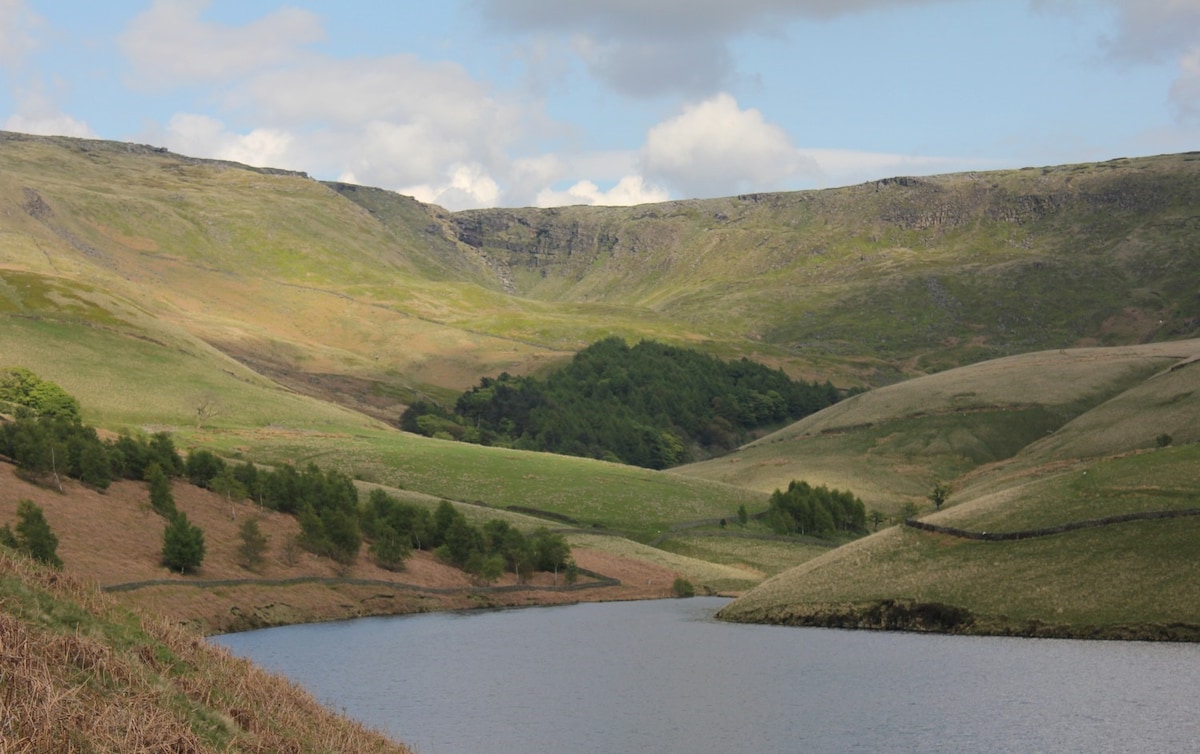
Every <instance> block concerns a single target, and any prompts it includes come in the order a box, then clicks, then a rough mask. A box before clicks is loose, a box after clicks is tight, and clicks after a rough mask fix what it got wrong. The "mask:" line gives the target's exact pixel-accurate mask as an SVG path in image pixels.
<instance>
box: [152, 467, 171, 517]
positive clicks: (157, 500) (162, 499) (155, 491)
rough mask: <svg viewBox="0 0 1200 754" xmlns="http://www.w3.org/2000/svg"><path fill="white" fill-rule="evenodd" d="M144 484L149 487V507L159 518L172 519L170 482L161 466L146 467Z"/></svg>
mask: <svg viewBox="0 0 1200 754" xmlns="http://www.w3.org/2000/svg"><path fill="white" fill-rule="evenodd" d="M146 483H147V484H148V485H149V486H150V507H151V508H153V509H154V510H155V512H156V513H158V514H159V515H160V516H163V517H165V518H168V519H170V518H174V516H175V513H176V511H175V496H174V495H173V494H171V480H170V479H169V478H167V473H166V472H165V471H163V469H162V466H159V465H158V464H157V463H152V464H150V465H149V466H147V467H146Z"/></svg>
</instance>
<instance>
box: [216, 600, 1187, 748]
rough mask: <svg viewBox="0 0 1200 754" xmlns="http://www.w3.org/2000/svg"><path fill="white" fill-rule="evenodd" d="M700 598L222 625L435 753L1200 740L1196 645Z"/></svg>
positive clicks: (334, 703)
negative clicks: (795, 616)
mask: <svg viewBox="0 0 1200 754" xmlns="http://www.w3.org/2000/svg"><path fill="white" fill-rule="evenodd" d="M725 602H726V601H725V600H721V599H716V598H696V599H691V600H660V601H651V602H623V603H607V604H583V605H572V606H566V607H551V608H527V609H523V610H503V611H495V612H477V613H435V614H428V615H419V616H403V617H393V618H364V619H360V620H354V621H347V622H342V623H327V624H317V625H307V626H289V627H285V628H273V629H266V630H263V631H252V632H248V633H242V634H232V635H227V636H221V637H217V638H215V639H214V641H215V642H216V643H218V644H221V645H224V646H226V647H228V648H230V649H231V650H232V651H233V652H235V653H236V654H238V655H241V656H245V657H248V658H250V659H253V660H254V661H256V662H258V663H259V664H261V665H263V666H265V667H267V668H269V669H271V670H274V671H277V672H281V673H283V674H285V675H287V676H289V677H291V678H293V679H294V680H296V681H298V682H299V683H301V684H303V685H304V686H305V687H307V688H308V689H309V690H310V691H311V692H312V693H313V694H314V695H315V696H317V697H318V698H319V699H320V700H321V701H322V702H324V703H326V704H327V705H329V706H331V707H334V708H336V709H340V710H344V711H345V712H347V713H349V714H350V715H353V716H355V717H357V718H359V719H360V720H363V721H365V722H366V723H368V724H369V725H371V726H373V727H376V728H380V729H382V730H384V731H386V732H387V733H389V734H391V735H392V736H393V737H395V738H398V739H399V740H401V741H404V742H405V743H406V744H408V745H409V746H411V747H413V748H414V749H416V750H417V751H418V752H421V754H476V753H478V754H484V753H486V754H515V753H517V752H562V753H564V754H569V753H572V752H580V753H585V752H586V753H590V752H596V753H597V754H600V753H603V754H614V753H617V754H619V753H621V752H664V753H666V752H670V753H671V754H683V753H685V752H687V753H697V754H703V753H705V752H849V751H871V752H876V751H922V752H1022V753H1027V752H1076V751H1077V752H1141V751H1146V752H1186V751H1200V715H1198V714H1197V713H1198V712H1200V701H1198V700H1197V697H1196V689H1197V683H1198V682H1200V646H1197V645H1190V644H1143V643H1120V642H1081V641H1063V640H1039V639H996V638H974V637H949V636H927V635H914V634H887V633H875V632H854V631H835V630H825V629H801V628H782V627H773V626H744V625H732V624H726V623H719V622H716V621H714V620H712V615H713V613H714V612H716V610H717V609H718V608H719V607H720V606H721V605H723V604H725Z"/></svg>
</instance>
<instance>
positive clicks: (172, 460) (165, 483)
mask: <svg viewBox="0 0 1200 754" xmlns="http://www.w3.org/2000/svg"><path fill="white" fill-rule="evenodd" d="M0 395H2V396H5V397H3V398H2V400H5V401H7V402H8V403H9V405H10V406H11V407H12V409H13V413H14V414H16V418H15V419H13V420H11V421H0V456H6V457H8V458H9V459H11V460H12V461H13V462H14V463H15V464H16V465H17V466H18V468H19V469H20V472H21V473H22V474H23V475H25V476H26V477H27V478H31V479H33V480H34V481H37V482H45V481H47V480H50V479H53V480H54V482H55V483H56V484H57V485H58V486H59V488H60V489H61V486H62V485H61V477H63V476H66V477H69V478H73V479H77V480H79V481H81V482H83V483H84V484H86V485H88V486H91V487H93V488H95V489H98V490H101V491H103V490H105V489H107V488H108V487H109V486H110V485H111V484H112V482H113V481H114V480H117V479H129V480H139V481H145V482H146V484H147V487H148V491H149V497H150V505H151V507H152V508H153V509H154V511H155V512H157V513H158V514H160V515H161V516H163V518H165V519H166V521H167V526H166V528H165V529H164V533H163V563H164V564H165V565H167V566H168V567H169V568H171V569H173V570H179V571H183V572H187V571H190V570H194V569H195V568H197V567H199V566H200V564H201V563H202V562H203V559H204V554H205V542H204V533H203V531H201V529H200V528H199V527H198V526H195V525H194V524H192V523H191V522H190V521H188V518H187V516H186V514H184V513H182V512H181V511H179V510H178V509H177V508H176V506H175V500H174V496H173V494H172V489H171V480H172V479H173V478H178V477H184V478H186V479H187V480H188V481H189V482H190V483H191V484H193V485H196V486H198V487H202V488H206V489H209V490H211V491H213V492H214V493H216V494H219V495H223V496H225V497H227V498H228V499H229V500H230V501H233V500H235V499H236V500H241V499H245V498H247V497H248V498H250V499H252V500H254V501H255V502H257V503H258V504H259V505H261V506H262V507H264V508H269V509H271V510H275V511H280V512H283V513H289V514H292V515H295V516H296V517H297V519H298V521H299V524H300V537H299V544H300V545H301V546H302V547H304V548H305V549H307V550H309V551H311V552H313V553H315V554H317V555H321V556H326V557H329V558H332V559H334V560H336V561H338V562H340V563H344V564H349V563H352V562H353V561H354V560H355V559H356V558H357V557H358V555H359V552H360V550H361V548H362V545H363V542H364V535H365V538H366V539H369V540H370V552H371V555H372V557H373V558H374V559H375V561H376V562H377V563H379V564H380V565H381V566H383V567H385V568H390V569H398V568H400V567H402V564H403V561H404V559H405V558H406V557H407V556H408V555H409V554H410V553H411V552H412V551H413V550H414V549H418V550H421V549H423V550H431V551H434V552H436V553H437V555H438V556H439V557H440V558H441V559H442V560H444V561H446V562H448V563H451V564H453V565H455V566H457V567H459V568H463V569H464V570H466V571H468V572H470V573H472V574H474V575H476V576H477V577H479V578H480V579H482V580H484V581H494V580H495V579H496V578H499V576H500V575H501V574H502V573H503V572H504V571H505V570H509V571H512V572H514V573H516V574H518V575H519V576H521V577H526V576H528V575H529V574H530V573H532V572H533V571H536V570H547V571H555V572H556V573H557V572H558V571H559V570H564V571H566V573H567V574H568V577H569V578H571V579H572V580H573V578H574V575H575V573H576V571H575V568H574V565H573V562H572V561H571V558H570V547H569V546H568V545H567V543H566V540H565V539H564V538H563V537H562V536H561V535H556V534H552V533H550V532H549V530H547V529H538V530H537V531H535V532H534V533H533V534H532V535H528V536H527V535H526V534H524V533H523V532H521V531H520V530H518V529H515V528H512V527H511V526H509V525H508V524H507V523H506V522H503V521H491V522H488V523H487V524H485V525H484V526H483V527H482V528H477V527H474V526H471V525H470V524H469V523H468V522H467V520H466V518H465V517H464V516H463V515H462V513H461V512H459V511H458V510H457V509H456V508H455V507H454V506H453V505H452V504H451V503H449V502H447V501H443V502H442V503H441V505H440V506H439V507H438V509H437V510H436V511H434V512H433V513H431V512H430V511H429V510H428V509H427V508H422V507H419V506H415V505H409V504H406V503H402V502H400V501H399V500H397V499H396V498H394V497H392V496H390V495H387V494H386V493H384V492H383V491H381V490H376V491H373V492H372V493H371V495H370V496H369V498H368V500H367V504H366V505H365V506H362V505H360V502H359V496H358V489H357V487H356V486H355V484H354V480H353V479H351V478H350V477H349V476H347V475H346V474H343V473H341V472H339V471H336V470H322V469H320V468H318V467H317V466H316V465H315V464H311V463H310V464H308V465H307V466H305V467H304V468H301V469H297V468H295V467H293V466H291V465H290V464H281V465H279V466H277V467H275V468H274V469H271V470H267V469H260V468H259V467H257V466H255V465H254V464H251V463H235V464H228V463H226V462H225V460H224V459H222V458H220V457H219V456H217V455H216V454H214V453H212V452H211V451H208V450H204V449H199V450H195V451H192V452H191V453H189V454H188V455H187V458H186V460H185V459H184V458H183V457H182V456H181V455H180V453H179V452H178V450H177V449H176V448H175V445H174V442H173V440H172V439H171V436H170V435H169V434H167V433H165V432H160V433H157V434H154V435H152V436H149V437H142V436H134V435H131V434H127V433H126V434H121V435H119V436H118V437H117V438H116V439H112V440H101V439H100V437H99V435H98V434H97V432H96V430H95V429H94V428H92V427H89V426H86V425H84V424H83V423H82V422H81V421H80V418H79V413H78V404H77V403H76V402H75V399H74V398H72V397H71V396H69V395H67V394H66V393H65V391H62V389H61V388H59V387H58V386H57V385H54V384H53V383H50V382H47V381H43V380H41V379H40V378H38V377H37V376H36V375H33V374H32V373H31V372H28V371H27V370H21V369H15V370H7V371H5V372H2V373H0ZM46 396H49V397H48V398H47V397H46ZM62 406H67V407H73V409H72V410H69V411H67V410H61V411H60V410H48V409H47V407H62ZM21 505H22V508H21V510H20V511H19V513H20V518H21V523H19V524H18V530H17V532H16V533H15V534H14V533H13V531H12V530H11V529H10V528H9V527H8V526H7V525H6V526H5V527H3V528H0V544H10V545H13V546H19V547H20V548H22V549H25V550H30V549H32V550H34V551H36V552H37V553H40V554H44V553H45V552H48V553H49V555H46V556H45V558H44V559H47V562H50V561H53V560H55V559H56V558H57V556H56V555H54V554H53V553H54V549H55V547H56V546H57V539H56V538H54V535H53V533H52V532H50V530H49V526H48V525H46V524H45V518H44V516H43V515H42V514H41V509H39V508H36V506H33V504H32V503H29V504H28V505H29V506H33V508H32V509H29V510H26V508H27V506H26V504H25V502H22V503H21ZM27 519H28V522H27ZM39 521H40V522H41V524H42V525H44V526H39V525H38V522H39ZM240 536H241V538H242V548H241V552H240V557H241V559H242V561H243V565H246V566H247V567H253V566H254V565H256V564H257V562H259V561H260V560H261V555H262V550H263V549H264V547H265V538H264V537H263V535H262V533H261V531H259V530H258V527H257V522H256V521H253V520H248V521H246V522H244V523H243V527H242V531H241V533H240ZM14 543H15V544H14ZM47 543H49V544H47ZM38 557H41V555H38Z"/></svg>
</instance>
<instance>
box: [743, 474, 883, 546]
mask: <svg viewBox="0 0 1200 754" xmlns="http://www.w3.org/2000/svg"><path fill="white" fill-rule="evenodd" d="M766 522H767V525H768V526H770V527H771V528H772V529H774V530H775V531H776V532H778V533H780V534H808V535H812V536H817V537H828V536H830V535H832V534H833V533H835V532H839V531H840V532H850V533H861V534H865V533H866V531H867V511H866V507H865V506H864V505H863V501H862V500H860V499H859V498H858V497H857V496H855V495H854V494H852V493H851V492H849V491H843V490H831V489H829V488H828V487H826V486H825V485H821V486H819V487H813V486H812V485H810V484H809V483H808V482H803V481H795V480H793V481H792V482H791V483H789V484H788V488H787V490H786V491H783V490H775V492H773V493H772V494H771V500H770V505H769V507H768V509H767V517H766Z"/></svg>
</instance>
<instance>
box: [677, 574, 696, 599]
mask: <svg viewBox="0 0 1200 754" xmlns="http://www.w3.org/2000/svg"><path fill="white" fill-rule="evenodd" d="M671 593H672V594H674V595H675V596H676V597H695V596H696V587H694V586H692V582H690V581H688V580H687V579H685V578H683V577H682V576H680V577H679V578H677V579H675V583H673V584H671Z"/></svg>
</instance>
